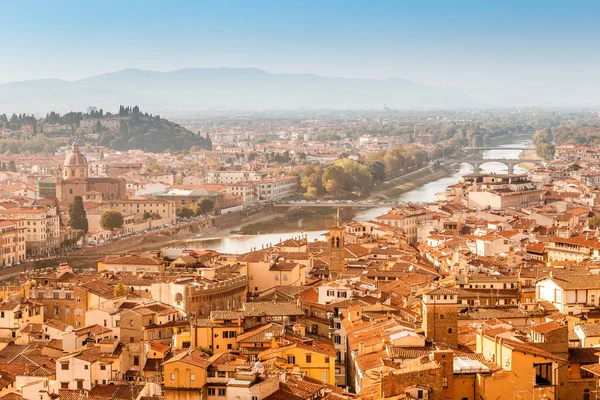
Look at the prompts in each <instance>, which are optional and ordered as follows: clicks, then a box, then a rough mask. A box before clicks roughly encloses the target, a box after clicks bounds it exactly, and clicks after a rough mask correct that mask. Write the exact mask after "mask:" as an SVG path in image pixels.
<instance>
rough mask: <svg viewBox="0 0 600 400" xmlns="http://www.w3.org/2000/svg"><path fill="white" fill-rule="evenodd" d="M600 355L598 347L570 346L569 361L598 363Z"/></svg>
mask: <svg viewBox="0 0 600 400" xmlns="http://www.w3.org/2000/svg"><path fill="white" fill-rule="evenodd" d="M599 360H600V357H599V356H598V348H595V347H584V348H581V347H580V348H570V349H569V361H570V362H572V363H577V364H598V362H599Z"/></svg>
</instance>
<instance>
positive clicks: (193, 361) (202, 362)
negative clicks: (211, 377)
mask: <svg viewBox="0 0 600 400" xmlns="http://www.w3.org/2000/svg"><path fill="white" fill-rule="evenodd" d="M209 358H210V356H209V355H208V354H206V353H204V352H202V351H199V350H192V351H190V352H182V353H180V354H177V355H176V356H174V357H172V358H171V359H169V360H168V361H165V362H164V364H171V363H176V362H181V363H184V364H190V365H193V366H196V367H200V368H208V367H209V366H210V362H209Z"/></svg>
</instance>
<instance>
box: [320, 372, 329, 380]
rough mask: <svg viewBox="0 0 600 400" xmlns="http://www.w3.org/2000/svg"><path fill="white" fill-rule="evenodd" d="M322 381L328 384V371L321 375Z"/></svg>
mask: <svg viewBox="0 0 600 400" xmlns="http://www.w3.org/2000/svg"><path fill="white" fill-rule="evenodd" d="M321 380H322V381H323V382H328V381H329V374H328V373H327V371H323V373H322V374H321Z"/></svg>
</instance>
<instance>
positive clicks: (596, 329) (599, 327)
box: [577, 324, 600, 337]
mask: <svg viewBox="0 0 600 400" xmlns="http://www.w3.org/2000/svg"><path fill="white" fill-rule="evenodd" d="M577 326H578V327H579V328H580V329H581V331H582V332H583V334H584V335H585V337H598V336H600V324H579V325H577Z"/></svg>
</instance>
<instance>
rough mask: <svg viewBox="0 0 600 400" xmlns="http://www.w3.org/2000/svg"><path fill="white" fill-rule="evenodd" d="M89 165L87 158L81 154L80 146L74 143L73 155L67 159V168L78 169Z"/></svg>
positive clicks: (65, 164)
mask: <svg viewBox="0 0 600 400" xmlns="http://www.w3.org/2000/svg"><path fill="white" fill-rule="evenodd" d="M84 165H87V160H86V159H85V156H84V155H83V154H81V153H80V152H79V145H78V144H77V143H73V150H72V151H71V154H69V155H68V156H67V158H65V163H64V166H65V167H78V166H84Z"/></svg>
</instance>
